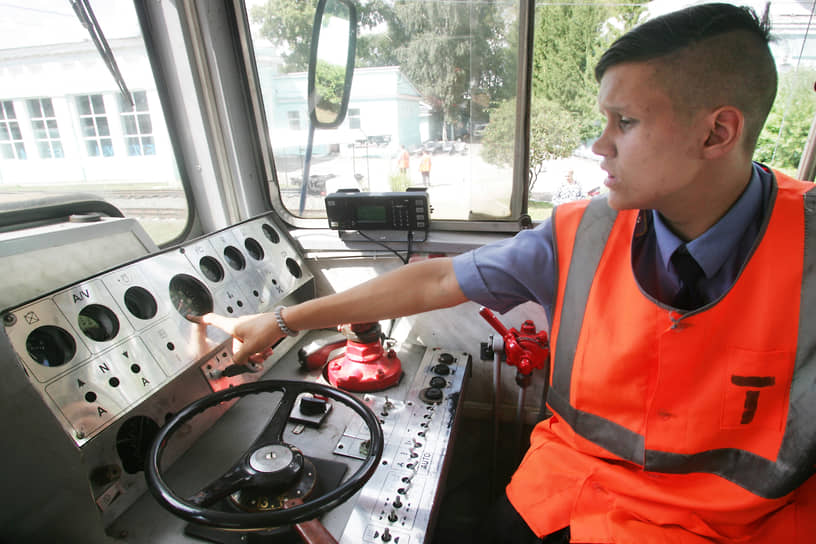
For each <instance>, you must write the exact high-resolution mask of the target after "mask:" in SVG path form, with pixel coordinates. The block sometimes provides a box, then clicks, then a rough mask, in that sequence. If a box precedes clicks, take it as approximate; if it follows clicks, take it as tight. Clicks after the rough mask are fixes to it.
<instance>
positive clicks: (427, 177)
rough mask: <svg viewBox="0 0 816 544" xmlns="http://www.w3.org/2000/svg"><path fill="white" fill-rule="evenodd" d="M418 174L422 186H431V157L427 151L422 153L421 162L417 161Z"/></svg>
mask: <svg viewBox="0 0 816 544" xmlns="http://www.w3.org/2000/svg"><path fill="white" fill-rule="evenodd" d="M419 173H420V174H422V185H424V186H426V187H430V186H431V156H430V155H429V154H428V151H427V150H423V151H422V160H421V161H419Z"/></svg>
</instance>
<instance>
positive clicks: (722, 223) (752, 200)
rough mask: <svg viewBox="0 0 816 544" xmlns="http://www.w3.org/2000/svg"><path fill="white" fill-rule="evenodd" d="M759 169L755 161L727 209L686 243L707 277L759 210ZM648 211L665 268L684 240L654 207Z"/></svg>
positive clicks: (760, 191) (760, 183)
mask: <svg viewBox="0 0 816 544" xmlns="http://www.w3.org/2000/svg"><path fill="white" fill-rule="evenodd" d="M758 168H759V167H758V166H757V164H756V163H754V164H753V169H752V170H751V179H750V180H749V181H748V186H747V187H746V188H745V190H744V191H743V192H742V195H740V197H739V198H738V199H737V201H736V202H734V204H733V205H732V206H731V208H730V209H729V210H728V212H726V214H725V215H724V216H723V217H721V218H720V220H719V221H717V222H716V223H715V224H714V225H712V226H711V228H709V229H708V230H707V231H705V232H704V233H703V234H701V235H700V236H698V237H697V238H695V239H694V240H691V241H690V242H688V243H687V244H686V248H687V249H688V252H689V253H690V254H691V256H692V257H694V260H696V261H697V264H699V265H700V268H702V269H703V272H704V273H705V276H706V277H707V278H710V277H712V276H714V274H716V273H717V271H718V270H719V269H720V267H722V265H723V263H725V260H726V258H727V257H728V255H729V254H730V248H732V247H734V246H735V245H736V244H737V243H738V242H739V240H740V237H741V236H742V234H743V232H745V229H746V228H748V226H749V224H750V223H751V221H752V220H753V219H754V217H756V216H757V214H759V213H760V210H761V208H762V182H761V181H760V178H759V172H758V170H757V169H758ZM651 212H652V219H653V220H654V229H655V237H656V240H657V248H658V252H659V254H660V257H661V259H662V260H663V266H664V267H666V269H667V270H668V266H669V259H670V258H671V256H672V253H674V251H675V250H676V249H677V248H678V247H680V246H681V245H683V241H682V240H681V239H680V238H678V237H677V235H675V234H674V233H673V232H672V231H671V229H669V227H668V226H667V225H666V223H665V222H664V221H663V218H662V217H661V216H660V214H659V213H658V212H657V211H656V210H651Z"/></svg>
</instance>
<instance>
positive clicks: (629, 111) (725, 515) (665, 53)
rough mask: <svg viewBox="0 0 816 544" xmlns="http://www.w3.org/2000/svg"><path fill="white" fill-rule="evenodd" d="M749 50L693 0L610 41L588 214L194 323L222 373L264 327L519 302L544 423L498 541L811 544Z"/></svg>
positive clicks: (784, 241)
mask: <svg viewBox="0 0 816 544" xmlns="http://www.w3.org/2000/svg"><path fill="white" fill-rule="evenodd" d="M768 39H769V36H768V29H767V27H766V25H764V24H762V23H760V22H759V21H758V20H757V18H756V16H755V15H754V13H753V12H751V11H749V10H744V9H741V8H737V7H734V6H731V5H727V4H709V5H701V6H695V7H692V8H688V9H686V10H683V11H680V12H676V13H672V14H668V15H666V16H663V17H660V18H657V19H654V20H652V21H649V22H647V23H645V24H643V25H641V26H640V27H638V28H636V29H635V30H633V31H631V32H629V33H628V34H626V35H625V36H623V37H622V38H621V39H619V40H618V41H617V42H616V43H615V44H613V45H612V47H611V48H610V49H609V50H608V51H607V52H606V53H605V54H604V56H603V57H602V58H601V60H600V62H599V64H598V66H597V68H596V77H597V78H598V80H599V82H600V93H599V104H600V109H601V111H602V113H603V114H604V115H605V117H606V125H605V127H604V131H603V134H602V135H601V137H600V138H599V139H598V140H597V142H596V143H595V144H594V146H593V149H594V151H595V152H596V153H597V154H599V155H601V156H602V157H603V161H602V168H603V169H604V170H605V171H606V172H607V173H608V174H609V175H608V178H607V180H606V182H605V183H606V186H607V187H608V189H609V194H608V197H606V198H604V199H595V200H592V201H581V202H575V203H570V204H566V205H564V206H560V207H559V208H557V209H556V210H555V213H554V215H553V218H552V220H551V221H547V222H545V223H544V224H542V225H540V226H539V227H538V228H536V229H533V230H527V231H522V232H521V233H519V234H518V235H517V236H516V237H514V238H513V239H510V240H506V241H502V242H500V243H497V244H491V245H488V246H484V247H482V248H480V249H478V250H475V251H473V252H469V253H466V254H463V255H460V256H457V257H455V258H453V259H432V260H429V261H425V262H422V263H417V264H414V265H409V266H406V267H403V268H401V269H399V270H397V271H395V272H393V273H390V274H387V275H384V276H381V277H379V278H376V279H374V280H372V281H370V282H368V283H366V284H364V285H362V286H359V287H357V288H354V289H351V290H349V291H346V292H342V293H338V294H335V295H331V296H328V297H325V298H320V299H315V300H311V301H308V302H305V303H303V304H299V305H297V306H293V307H290V308H286V309H284V310H279V311H277V312H276V315H274V314H264V315H259V316H252V317H245V318H240V319H226V318H223V317H220V316H213V315H208V316H205V317H204V318H203V319H202V321H203V322H205V323H208V324H213V325H216V326H219V327H222V328H224V329H225V330H227V331H228V332H230V333H232V334H233V335H234V337H235V338H236V348H237V353H236V355H235V359H236V361H237V362H243V361H245V360H246V359H247V358H250V357H263V356H265V355H268V353H269V346H270V345H271V344H273V343H274V342H275V341H277V340H278V339H279V338H281V336H282V335H283V334H284V333H283V332H282V329H283V330H284V331H285V330H288V329H293V330H303V329H310V328H318V327H327V326H331V325H334V324H337V323H345V322H368V321H376V320H379V319H385V318H391V317H397V316H402V315H408V314H413V313H418V312H423V311H427V310H431V309H435V308H440V307H449V306H453V305H456V304H459V303H461V302H464V301H465V300H468V299H470V300H475V301H477V302H479V303H481V304H484V305H485V306H488V307H490V308H493V309H495V310H498V311H501V312H504V311H506V310H508V309H510V308H512V307H514V306H515V305H517V304H519V303H522V302H525V301H530V300H532V301H536V302H538V303H539V304H541V305H543V306H544V307H545V308H546V309H547V310H548V312H549V313H550V316H551V323H552V331H551V341H552V358H553V366H552V373H551V386H550V392H549V396H548V405H549V407H550V409H551V410H552V412H553V413H554V415H553V416H552V417H551V418H549V419H547V420H545V421H543V422H541V423H539V424H538V425H537V426H536V428H535V430H534V431H533V434H532V436H531V447H530V449H529V450H528V452H527V454H526V456H525V458H524V460H523V461H522V463H521V465H520V466H519V468H518V470H517V472H516V474H515V475H514V476H513V479H512V481H511V482H510V484H509V485H508V487H507V490H506V494H507V499H509V503H507V502H505V503H504V507H505V510H504V515H503V516H501V517H500V519H498V520H497V524H498V525H497V527H498V529H497V531H496V533H497V534H498V535H501V536H502V537H503V539H504V541H506V542H539V541H540V540H539V539H541V538H545V541H548V542H549V541H551V539H548V538H547V535H552V534H554V533H557V534H559V535H561V536H564V535H569V534H570V532H571V538H572V541H573V542H601V543H606V542H627V543H630V542H637V543H664V542H676V543H684V544H686V543H688V544H691V543H702V542H753V543H756V542H774V543H775V542H780V543H781V542H785V543H790V542H796V543H803V542H811V541H812V540H813V538H814V535H816V479H814V478H811V475H812V474H813V471H814V470H813V468H814V462H816V424H814V422H816V387H814V380H816V335H813V334H811V331H810V330H809V329H808V328H807V325H808V324H809V323H813V318H814V316H813V315H812V314H813V313H814V312H816V276H815V275H814V274H813V272H812V270H813V267H816V221H813V219H814V218H813V215H814V213H816V211H814V210H816V196H815V195H813V194H811V193H812V191H811V192H810V193H809V192H808V191H809V190H810V188H811V186H812V185H811V184H805V183H801V182H797V181H794V180H791V179H789V178H787V177H785V176H782V175H780V174H779V173H775V172H772V171H770V170H769V169H767V168H765V167H763V166H761V165H759V164H756V163H753V162H752V160H751V157H752V154H753V150H754V147H755V144H756V140H757V137H758V135H759V132H760V130H761V128H762V125H763V123H764V121H765V118H766V116H767V114H768V112H769V110H770V108H771V105H772V103H773V99H774V96H775V92H776V81H777V78H776V69H775V65H774V61H773V58H772V57H771V54H770V51H769V49H768ZM511 505H512V506H511Z"/></svg>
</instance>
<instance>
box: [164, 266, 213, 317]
mask: <svg viewBox="0 0 816 544" xmlns="http://www.w3.org/2000/svg"><path fill="white" fill-rule="evenodd" d="M170 302H171V303H172V304H173V307H174V308H175V309H176V310H177V311H178V313H180V314H181V315H182V316H184V317H187V316H188V315H204V314H206V313H210V312H212V311H213V298H212V295H211V294H210V291H209V290H208V289H207V287H206V286H205V285H204V284H203V283H201V281H200V280H198V279H196V278H194V277H192V276H189V275H187V274H178V275H176V276H173V279H171V280H170Z"/></svg>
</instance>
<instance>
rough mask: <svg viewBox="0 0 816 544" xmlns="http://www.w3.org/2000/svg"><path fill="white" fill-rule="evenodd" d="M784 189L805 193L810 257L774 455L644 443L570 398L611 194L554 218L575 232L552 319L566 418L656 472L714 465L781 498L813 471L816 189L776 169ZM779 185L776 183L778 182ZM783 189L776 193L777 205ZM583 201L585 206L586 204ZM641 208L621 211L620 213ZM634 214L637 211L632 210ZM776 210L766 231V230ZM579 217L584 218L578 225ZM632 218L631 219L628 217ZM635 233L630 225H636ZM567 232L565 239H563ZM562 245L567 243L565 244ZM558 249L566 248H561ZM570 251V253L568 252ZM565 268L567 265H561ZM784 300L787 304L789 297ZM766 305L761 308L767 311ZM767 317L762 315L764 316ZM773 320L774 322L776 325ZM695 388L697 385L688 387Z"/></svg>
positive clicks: (558, 229)
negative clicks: (687, 450) (681, 449)
mask: <svg viewBox="0 0 816 544" xmlns="http://www.w3.org/2000/svg"><path fill="white" fill-rule="evenodd" d="M777 179H778V180H779V186H780V189H779V190H778V191H787V193H786V194H791V192H795V193H798V194H803V206H804V233H792V234H791V235H792V236H794V237H801V238H800V239H802V240H803V243H804V248H805V251H804V263H803V274H802V286H801V294H800V315H799V319H798V324H799V330H798V333H797V334H798V336H797V340H796V342H797V344H796V348H795V349H796V354H795V361H794V368H793V377H792V383H791V387H790V395H789V404H788V409H787V421H786V422H785V427H784V435H783V436H782V440H781V445H780V447H779V450H778V452H777V455H776V459H775V460H770V459H768V458H766V457H763V456H760V455H757V454H756V453H754V452H751V451H748V450H744V449H737V448H716V449H710V450H707V451H699V452H695V453H676V452H672V451H659V450H655V449H648V448H646V447H645V443H646V439H645V437H644V436H643V435H642V434H639V433H638V432H635V431H633V430H631V429H629V428H627V427H624V426H623V425H620V424H618V423H616V422H614V421H611V420H610V419H608V418H605V417H603V416H601V415H598V414H596V413H590V412H587V411H583V410H580V409H576V408H575V407H574V406H573V404H572V402H573V401H572V400H571V398H570V392H571V390H572V389H571V387H572V381H573V364H574V360H575V356H576V352H577V350H578V346H579V339H580V337H581V332H582V327H583V326H584V320H585V317H586V316H585V315H584V310H585V308H586V307H587V303H588V301H589V300H590V299H589V297H590V290H591V287H592V284H593V281H594V280H595V276H596V271H597V270H598V266H599V263H600V262H601V259H602V257H603V255H604V249H605V247H606V245H607V240H608V239H609V236H610V233H611V232H612V229H613V226H614V225H615V222H616V220H618V219H620V218H619V217H618V214H617V212H616V211H615V210H612V209H611V208H609V206H608V205H607V203H606V200H605V199H604V198H596V199H593V200H592V201H590V202H589V204H588V205H586V204H579V205H577V206H574V207H572V208H571V209H568V208H566V207H564V210H565V212H566V213H564V214H563V215H564V217H563V218H560V217H559V213H558V212H559V211H561V210H556V214H555V217H554V220H553V228H554V231H555V232H554V236H553V238H554V240H556V244H558V240H562V241H563V240H570V238H569V236H570V235H571V233H573V232H574V233H575V235H574V238H573V239H572V240H574V246H573V248H572V253H571V257H570V258H569V270H568V274H567V276H566V283H565V284H562V283H560V282H559V283H558V285H559V287H558V289H559V290H558V292H557V298H558V297H560V300H556V303H555V312H554V318H553V369H552V377H551V380H552V384H551V387H550V390H549V394H548V397H547V402H548V404H549V405H550V407H551V409H552V410H553V411H554V412H555V413H556V414H558V416H560V417H561V418H562V419H563V420H564V421H566V422H567V423H568V424H569V425H570V427H571V428H572V430H573V431H574V432H575V433H577V434H578V435H580V436H582V437H584V438H586V439H587V440H590V441H591V442H593V443H595V444H596V445H598V446H601V447H602V448H604V449H606V450H607V451H609V452H611V453H612V454H614V455H615V456H618V457H620V458H622V459H625V460H627V461H631V462H633V463H636V464H638V465H641V466H643V467H644V468H645V469H646V470H649V471H653V472H664V473H676V474H684V473H691V472H707V473H712V474H717V475H719V476H721V477H723V478H725V479H727V480H729V481H731V482H733V483H735V484H737V485H739V486H741V487H743V488H745V489H747V490H748V491H750V492H752V493H754V494H756V495H759V496H761V497H765V498H778V497H782V496H784V495H786V494H788V493H789V492H791V491H792V490H794V489H795V488H796V487H798V486H799V485H800V484H802V483H803V482H804V481H805V480H806V479H807V478H808V477H810V476H811V475H812V474H813V473H814V468H813V467H814V463H816V333H814V330H813V324H814V322H816V321H814V320H816V192H815V191H813V190H811V189H809V188H808V189H807V192H805V189H804V188H803V187H804V186H803V185H802V184H801V183H799V182H795V181H794V180H791V179H790V178H787V177H786V176H783V175H780V174H777ZM774 189H776V186H775V187H774ZM776 197H777V191H776V190H775V191H774V194H773V196H772V200H773V201H774V206H777V202H776ZM583 206H586V207H585V208H584V209H583V210H582V209H581V208H583ZM632 213H637V212H636V211H629V212H622V213H621V216H622V217H623V216H627V214H632ZM768 215H769V216H770V215H771V214H768ZM627 217H629V218H630V219H631V217H632V216H631V215H628V216H627ZM769 221H770V217H768V218H766V219H765V223H764V224H763V225H762V228H761V230H760V236H764V234H765V232H766V229H767V227H768V223H769ZM576 222H577V223H578V224H577V225H576ZM626 224H631V222H628V223H626ZM630 235H631V231H630ZM565 236H566V238H564V237H565ZM562 251H564V249H563V248H562ZM556 254H559V251H558V248H556ZM562 255H563V253H562ZM558 270H559V273H560V274H563V272H564V271H563V268H562V267H561V265H559V266H558ZM783 303H784V302H783V301H780V304H783ZM760 311H761V310H760ZM763 317H765V316H763V315H759V316H758V318H759V319H761V318H763ZM768 326H773V325H772V324H769V325H768ZM689 394H693V391H689Z"/></svg>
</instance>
